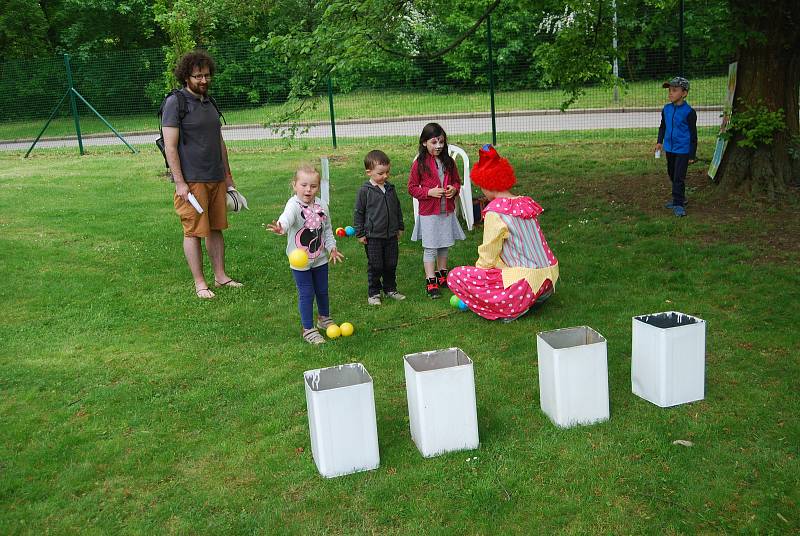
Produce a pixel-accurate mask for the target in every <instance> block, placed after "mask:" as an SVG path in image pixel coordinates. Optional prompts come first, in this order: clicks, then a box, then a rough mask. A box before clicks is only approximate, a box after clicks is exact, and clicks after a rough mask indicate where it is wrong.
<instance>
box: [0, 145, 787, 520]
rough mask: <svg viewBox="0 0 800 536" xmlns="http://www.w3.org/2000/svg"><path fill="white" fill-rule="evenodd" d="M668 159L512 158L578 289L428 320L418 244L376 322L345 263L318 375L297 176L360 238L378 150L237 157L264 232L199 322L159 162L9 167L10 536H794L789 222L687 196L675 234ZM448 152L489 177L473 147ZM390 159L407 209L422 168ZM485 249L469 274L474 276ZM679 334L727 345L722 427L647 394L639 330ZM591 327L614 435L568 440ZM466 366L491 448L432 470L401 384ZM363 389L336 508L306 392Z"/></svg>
mask: <svg viewBox="0 0 800 536" xmlns="http://www.w3.org/2000/svg"><path fill="white" fill-rule="evenodd" d="M650 134H652V133H650ZM650 134H641V135H640V134H637V133H631V134H630V135H628V136H627V137H626V138H624V139H613V140H611V141H605V142H604V141H601V140H602V138H592V139H589V140H578V141H569V140H565V139H559V138H558V137H557V136H555V135H551V136H550V137H548V138H543V139H542V140H541V141H538V142H531V141H530V140H525V139H523V138H519V139H515V138H513V137H509V138H507V139H508V141H507V142H505V143H504V145H503V146H501V147H500V148H499V150H500V152H501V154H503V155H504V156H507V157H509V158H510V160H511V161H512V163H513V164H514V165H515V167H516V171H517V176H518V178H519V187H518V189H517V191H518V192H519V193H525V194H530V195H532V196H534V197H535V198H536V199H537V200H538V201H539V202H540V203H541V204H542V205H543V206H544V207H545V213H544V214H543V215H542V216H541V218H540V223H541V225H542V228H543V230H544V232H545V233H546V235H547V237H548V241H549V243H550V245H551V247H552V248H553V250H554V252H555V254H556V255H557V256H558V258H559V261H560V264H561V275H562V279H561V280H560V282H559V285H558V287H557V293H556V294H555V296H554V297H553V298H552V299H551V300H550V301H549V302H548V303H547V304H546V305H545V306H544V307H543V308H542V309H541V310H540V311H537V312H536V313H535V314H529V315H527V316H525V317H523V318H522V319H520V320H518V321H516V322H514V323H511V324H499V323H491V322H487V321H485V320H482V319H481V318H479V317H477V316H476V315H474V314H472V313H456V312H453V314H451V315H450V316H446V317H444V318H438V319H435V320H427V321H425V319H426V318H427V317H431V316H435V315H439V314H441V313H446V312H450V311H453V309H451V308H449V306H448V303H447V299H443V300H439V301H430V300H428V299H426V298H425V297H424V296H423V289H422V275H423V274H422V267H421V262H420V261H421V248H420V247H419V246H418V245H417V244H415V243H411V242H410V241H409V240H408V236H409V235H410V233H407V234H406V237H405V238H404V240H403V242H402V245H401V259H400V266H399V273H398V279H399V285H400V290H401V291H402V292H404V293H406V294H407V295H408V296H409V298H408V300H406V301H405V302H399V303H389V304H386V305H384V306H381V307H380V308H368V307H367V306H366V274H365V269H366V259H365V256H364V253H363V250H362V249H361V248H360V247H359V245H358V244H357V243H356V242H355V241H354V240H353V239H341V240H340V241H339V243H340V248H341V250H342V251H343V252H344V254H345V255H346V256H347V259H346V261H345V262H344V263H343V264H341V265H337V266H335V267H332V269H331V277H330V282H331V299H332V313H333V315H334V318H335V319H336V320H337V321H339V322H343V321H350V322H352V323H353V324H354V325H355V326H356V333H355V335H354V336H353V337H350V338H348V339H338V340H335V341H332V342H329V343H327V344H324V345H323V346H322V347H319V348H315V347H311V346H309V345H307V344H305V343H304V342H303V341H302V340H301V338H300V328H299V319H298V314H297V310H296V294H295V290H294V285H293V282H292V278H291V275H290V272H289V268H288V264H287V262H286V258H285V255H284V248H285V242H284V239H283V238H279V237H276V236H274V235H271V234H267V233H266V232H265V231H264V229H263V224H264V223H265V222H269V221H271V220H272V219H274V218H275V217H276V216H277V215H278V214H279V213H280V210H281V209H282V207H283V205H284V203H285V201H286V199H287V198H288V196H289V192H290V190H289V179H290V176H291V173H292V170H293V168H294V167H295V166H296V164H297V163H298V162H299V161H301V160H304V159H311V160H316V159H317V158H318V157H319V156H320V155H323V154H328V155H329V156H332V157H333V160H332V167H331V173H332V187H331V193H332V215H333V223H334V225H336V226H338V225H345V224H347V223H349V222H350V221H351V208H352V204H353V201H354V196H355V192H356V190H357V188H358V186H359V185H360V183H361V182H362V180H363V171H362V170H361V167H362V166H361V161H362V158H363V154H364V153H365V152H366V151H367V150H368V149H370V148H372V146H371V145H370V146H368V145H367V144H362V145H361V146H357V145H356V144H355V143H353V144H352V145H346V146H345V147H344V148H340V149H339V150H338V151H336V152H333V153H332V152H331V150H330V149H329V148H328V147H327V146H325V145H320V146H315V145H310V146H308V145H306V146H304V149H303V150H301V149H300V148H297V147H296V146H295V147H289V146H286V145H281V146H277V145H276V146H275V147H271V148H261V149H259V150H252V149H249V148H247V147H244V146H239V145H236V144H232V145H231V162H232V166H233V169H234V173H235V177H236V180H237V182H238V185H239V187H240V190H241V191H242V192H243V193H244V194H245V195H246V196H247V198H248V201H249V204H250V207H251V210H250V211H249V212H245V213H242V214H235V215H232V216H231V218H230V219H231V228H230V229H229V230H228V231H227V232H226V244H227V265H228V268H229V272H230V274H231V275H233V276H235V277H237V278H239V279H241V280H242V281H244V282H245V284H246V286H245V287H244V288H243V289H240V290H234V289H223V290H221V291H220V292H218V294H217V298H216V299H214V300H211V301H200V300H198V299H197V298H195V295H194V292H193V287H192V283H191V279H190V277H189V274H188V269H187V267H186V264H185V261H184V258H183V254H182V251H181V248H180V243H181V234H180V226H179V222H178V219H177V217H176V216H175V214H174V212H173V210H172V203H171V192H172V186H171V185H170V184H169V183H168V182H166V181H165V180H164V177H163V175H161V174H160V171H161V167H162V166H161V162H160V158H161V157H160V155H159V154H157V153H156V152H155V149H153V150H150V149H145V151H144V152H143V153H142V154H139V155H130V154H126V153H125V152H123V151H122V150H121V149H120V150H116V149H115V150H111V149H104V150H99V151H93V152H91V154H89V155H87V156H85V157H77V156H75V155H74V154H73V151H70V150H59V151H47V150H42V151H37V152H35V153H34V154H33V156H32V157H31V158H29V159H27V160H23V159H21V158H20V155H19V154H18V153H14V154H10V153H3V154H0V228H2V230H3V232H2V234H0V269H1V270H2V274H3V276H4V284H3V285H2V286H0V392H2V397H0V423H2V426H0V533H2V534H41V533H45V532H49V533H57V534H63V533H89V534H112V533H120V532H125V533H142V534H160V533H179V534H187V533H190V534H196V533H202V534H219V533H263V534H297V533H299V534H319V533H326V534H367V533H379V534H384V533H396V534H419V533H425V534H509V533H511V534H548V533H552V532H555V531H558V532H565V533H574V534H598V533H599V534H643V533H645V534H695V533H728V532H744V533H781V532H792V531H797V530H798V527H800V508H798V502H799V501H800V478H799V475H800V467H799V465H800V463H799V462H798V454H799V453H798V444H799V443H800V425H799V424H798V419H797V414H798V410H800V407H799V406H800V404H798V401H800V396H799V395H798V392H797V378H798V374H799V373H800V365H799V364H798V355H800V353H799V352H798V351H800V341H799V337H798V333H797V324H796V323H797V312H796V308H797V304H798V303H800V290H799V289H800V277H798V272H797V261H798V249H797V245H796V236H797V234H793V233H796V232H797V228H798V225H797V208H796V207H789V208H785V209H762V208H758V206H756V207H753V206H752V204H747V205H743V206H744V207H746V208H747V209H746V210H739V207H737V206H736V205H735V203H733V204H731V203H732V202H730V201H720V200H719V199H717V198H715V197H713V196H712V193H711V189H710V188H708V187H707V185H706V182H705V179H704V177H703V172H702V170H701V169H699V168H693V170H692V172H691V176H690V179H689V186H690V189H689V195H690V205H689V217H687V218H683V219H676V218H674V217H672V215H671V213H669V212H667V211H664V210H663V209H661V208H660V205H661V204H662V203H663V202H664V200H665V199H666V196H667V192H668V187H667V179H666V177H665V172H664V169H663V166H664V164H663V162H662V161H655V160H654V159H653V158H652V154H651V153H650V150H651V148H652V139H651V137H652V136H651V135H650ZM451 141H453V142H454V143H459V144H461V145H462V146H464V147H468V148H469V150H470V154H475V150H476V148H477V144H478V143H479V141H480V140H479V139H478V138H477V137H475V138H458V137H454V139H452V140H451ZM710 142H711V138H710V137H708V136H704V137H702V138H701V154H709V153H710V152H711V148H710ZM381 146H382V147H383V148H384V149H385V150H386V151H387V152H388V154H389V155H390V156H391V157H392V158H393V159H394V168H393V172H394V176H395V182H396V183H397V184H399V185H402V183H403V182H404V178H405V176H406V174H407V172H408V168H409V161H410V158H411V156H412V154H413V141H409V140H403V141H401V142H394V143H385V144H382V145H381ZM402 190H403V188H401V194H402V195H401V198H402V204H403V208H404V210H405V220H406V225H407V226H408V229H409V230H410V228H411V225H412V217H411V202H410V198H409V197H408V196H407V195H406V194H405V193H403V192H402ZM480 236H481V231H480V228H478V229H477V230H476V231H475V232H473V233H471V234H469V236H468V239H467V240H466V241H465V242H463V243H459V244H458V245H457V246H456V247H454V248H453V250H452V252H451V256H450V259H451V265H452V266H455V265H461V264H471V263H473V262H474V261H475V258H476V246H477V244H478V243H479V242H480ZM771 244H772V245H775V247H772V246H771ZM776 244H778V245H780V244H785V245H787V246H786V247H778V245H776ZM667 310H678V311H683V312H686V313H689V314H693V315H697V316H699V317H701V318H703V319H705V320H706V321H707V323H708V331H707V349H706V399H705V400H703V401H700V402H696V403H692V404H687V405H682V406H677V407H674V408H670V409H662V408H658V407H656V406H654V405H652V404H650V403H648V402H646V401H644V400H641V399H639V398H637V397H636V396H634V395H633V394H632V393H631V387H630V350H631V347H630V344H631V340H630V338H631V317H632V316H634V315H638V314H643V313H650V312H658V311H667ZM415 322H416V323H415ZM404 323H405V324H410V325H408V326H406V327H398V326H400V325H401V324H404ZM578 325H588V326H591V327H593V328H594V329H596V330H597V331H599V332H600V333H601V334H602V335H604V336H605V337H606V338H607V340H608V366H609V386H610V404H611V419H610V420H609V421H608V422H605V423H601V424H597V425H594V426H587V427H577V428H572V429H567V430H562V429H557V428H556V427H554V426H553V425H552V424H551V423H550V422H549V420H548V419H547V417H546V416H545V415H544V414H543V413H542V412H541V411H540V409H539V390H538V376H537V374H538V373H537V367H536V346H535V335H536V333H537V332H539V331H544V330H550V329H556V328H561V327H568V326H578ZM387 326H395V327H394V328H392V329H389V330H383V331H374V330H375V329H378V328H385V327H387ZM449 346H458V347H460V348H462V349H463V350H464V351H465V352H466V353H467V354H468V355H469V356H471V357H472V359H473V360H474V362H475V364H474V370H475V382H476V394H477V401H478V420H479V429H480V438H481V447H480V449H479V450H477V451H473V452H460V453H451V454H447V455H443V456H440V457H436V458H432V459H423V458H422V457H421V456H420V455H419V453H418V452H417V450H416V448H415V447H414V445H413V443H412V441H411V438H410V433H409V426H408V417H407V408H406V395H405V386H404V379H403V365H402V357H403V355H404V354H408V353H413V352H418V351H424V350H431V349H436V348H443V347H449ZM347 362H361V363H364V365H365V366H366V367H367V369H368V370H369V372H370V373H371V375H372V377H373V379H374V387H375V399H376V407H377V417H378V433H379V442H380V454H381V466H380V468H379V469H377V470H375V471H371V472H365V473H359V474H354V475H349V476H346V477H341V478H336V479H331V480H326V479H323V478H321V477H320V476H319V475H318V473H317V471H316V468H315V466H314V462H313V459H312V457H311V449H310V441H309V435H308V422H307V415H306V403H305V395H304V390H303V381H302V373H303V371H305V370H308V369H313V368H318V367H325V366H331V365H335V364H341V363H347ZM677 439H685V440H689V441H691V442H693V443H694V446H692V447H683V446H679V445H674V444H673V441H675V440H677Z"/></svg>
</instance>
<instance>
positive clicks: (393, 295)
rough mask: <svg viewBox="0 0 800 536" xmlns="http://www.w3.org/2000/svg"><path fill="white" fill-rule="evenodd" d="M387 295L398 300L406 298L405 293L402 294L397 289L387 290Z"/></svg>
mask: <svg viewBox="0 0 800 536" xmlns="http://www.w3.org/2000/svg"><path fill="white" fill-rule="evenodd" d="M386 297H387V298H391V299H393V300H397V301H401V300H405V299H406V297H405V295H403V294H400V293H399V292H397V291H396V290H395V291H393V292H387V293H386Z"/></svg>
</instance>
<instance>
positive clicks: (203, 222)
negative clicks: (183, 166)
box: [173, 181, 228, 238]
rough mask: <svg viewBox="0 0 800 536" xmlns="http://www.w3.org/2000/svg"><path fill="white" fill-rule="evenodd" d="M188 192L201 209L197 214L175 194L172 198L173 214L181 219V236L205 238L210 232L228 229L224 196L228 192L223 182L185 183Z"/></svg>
mask: <svg viewBox="0 0 800 536" xmlns="http://www.w3.org/2000/svg"><path fill="white" fill-rule="evenodd" d="M186 184H187V185H188V186H189V191H190V192H191V193H193V194H194V196H195V197H196V198H197V202H198V203H200V206H201V207H203V213H202V214H198V213H197V211H196V210H195V209H194V207H193V206H192V204H191V203H189V202H188V201H184V200H183V199H181V198H180V197H178V195H177V194H175V195H174V196H173V204H174V205H175V212H176V213H177V214H178V216H180V218H181V224H182V225H183V236H185V237H203V238H205V237H207V236H208V235H210V234H211V231H212V230H213V231H222V230H223V229H227V228H228V207H227V205H226V199H225V196H226V195H227V194H226V192H227V190H228V188H227V185H226V184H225V181H220V182H187V183H186Z"/></svg>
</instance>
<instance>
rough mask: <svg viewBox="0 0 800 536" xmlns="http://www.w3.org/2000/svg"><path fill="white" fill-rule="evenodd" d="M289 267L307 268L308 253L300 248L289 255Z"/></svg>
mask: <svg viewBox="0 0 800 536" xmlns="http://www.w3.org/2000/svg"><path fill="white" fill-rule="evenodd" d="M289 265H290V266H291V267H292V268H305V267H306V266H308V253H306V252H305V251H303V250H302V249H300V248H298V249H295V250H293V251H292V252H291V253H289Z"/></svg>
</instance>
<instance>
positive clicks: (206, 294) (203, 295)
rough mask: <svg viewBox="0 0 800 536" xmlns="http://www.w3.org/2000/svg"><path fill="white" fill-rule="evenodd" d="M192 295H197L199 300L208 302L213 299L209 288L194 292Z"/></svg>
mask: <svg viewBox="0 0 800 536" xmlns="http://www.w3.org/2000/svg"><path fill="white" fill-rule="evenodd" d="M194 293H195V294H197V297H198V298H200V299H201V300H210V299H211V298H213V297H214V293H213V292H211V289H210V288H199V289H197V290H195V291H194Z"/></svg>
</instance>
